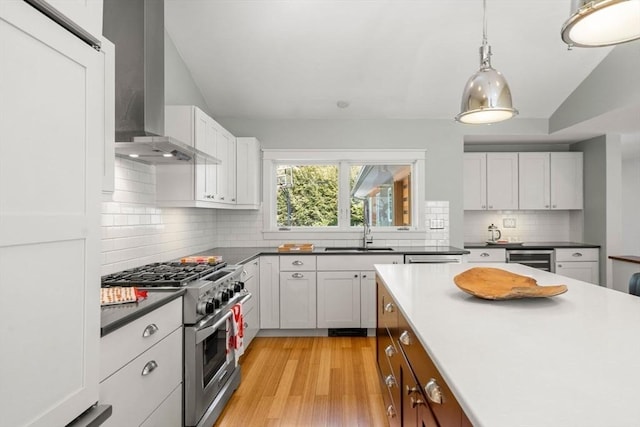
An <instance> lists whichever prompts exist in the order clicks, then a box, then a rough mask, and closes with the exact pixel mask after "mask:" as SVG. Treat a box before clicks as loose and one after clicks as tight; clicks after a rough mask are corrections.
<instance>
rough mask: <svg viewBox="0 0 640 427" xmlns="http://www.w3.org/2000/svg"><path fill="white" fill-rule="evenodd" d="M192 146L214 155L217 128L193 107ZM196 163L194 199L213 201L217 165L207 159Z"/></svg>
mask: <svg viewBox="0 0 640 427" xmlns="http://www.w3.org/2000/svg"><path fill="white" fill-rule="evenodd" d="M194 121H195V122H194V146H195V147H196V148H197V149H198V150H200V151H203V152H205V153H208V154H211V155H213V156H214V157H215V156H216V155H217V153H216V139H217V134H218V130H217V128H216V123H215V122H214V121H213V119H211V117H209V116H208V115H206V114H205V113H204V112H203V111H201V110H200V109H198V108H195V107H194ZM196 161H197V164H196V199H197V200H202V201H209V202H211V201H213V198H214V196H215V195H216V194H217V191H218V187H217V184H218V182H217V165H215V164H213V163H211V162H210V161H208V160H204V159H197V160H196Z"/></svg>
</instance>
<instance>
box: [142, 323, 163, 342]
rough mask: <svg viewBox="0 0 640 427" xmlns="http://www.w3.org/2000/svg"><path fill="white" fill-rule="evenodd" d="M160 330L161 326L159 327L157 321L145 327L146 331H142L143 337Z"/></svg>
mask: <svg viewBox="0 0 640 427" xmlns="http://www.w3.org/2000/svg"><path fill="white" fill-rule="evenodd" d="M159 330H160V328H158V325H156V324H155V323H152V324H150V325H147V327H146V328H144V331H142V337H143V338H147V337H150V336H151V335H153V334H155V333H156V332H158V331H159Z"/></svg>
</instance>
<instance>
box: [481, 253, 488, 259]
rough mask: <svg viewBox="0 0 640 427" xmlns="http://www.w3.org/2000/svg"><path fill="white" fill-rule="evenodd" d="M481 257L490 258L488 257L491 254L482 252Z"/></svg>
mask: <svg viewBox="0 0 640 427" xmlns="http://www.w3.org/2000/svg"><path fill="white" fill-rule="evenodd" d="M480 256H481V257H483V258H486V257H488V256H489V254H488V253H486V252H482V253H481V254H480Z"/></svg>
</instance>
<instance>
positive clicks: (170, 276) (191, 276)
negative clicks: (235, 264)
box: [101, 262, 226, 288]
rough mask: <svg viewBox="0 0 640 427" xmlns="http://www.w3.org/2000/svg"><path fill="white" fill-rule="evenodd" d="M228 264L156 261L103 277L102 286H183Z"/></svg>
mask: <svg viewBox="0 0 640 427" xmlns="http://www.w3.org/2000/svg"><path fill="white" fill-rule="evenodd" d="M224 266H226V263H224V262H220V263H218V264H197V263H180V262H156V263H153V264H147V265H143V266H141V267H137V268H132V269H128V270H124V271H120V272H118V273H113V274H109V275H106V276H103V277H102V280H101V286H102V287H103V288H108V287H112V286H136V287H144V288H158V287H172V288H177V287H182V286H185V285H186V284H187V283H189V282H192V281H194V280H197V279H199V278H201V277H203V276H206V275H207V274H210V273H212V272H214V271H216V270H219V269H221V268H223V267H224Z"/></svg>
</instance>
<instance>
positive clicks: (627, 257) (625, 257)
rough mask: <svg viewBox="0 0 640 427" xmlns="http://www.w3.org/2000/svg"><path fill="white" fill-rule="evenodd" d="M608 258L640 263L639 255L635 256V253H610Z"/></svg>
mask: <svg viewBox="0 0 640 427" xmlns="http://www.w3.org/2000/svg"><path fill="white" fill-rule="evenodd" d="M609 259H615V260H616V261H626V262H631V263H634V264H640V256H636V255H611V256H610V257H609Z"/></svg>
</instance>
